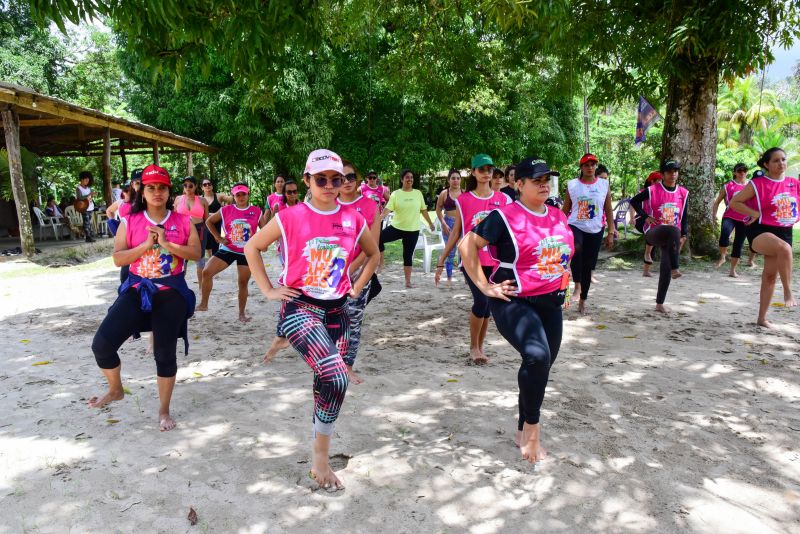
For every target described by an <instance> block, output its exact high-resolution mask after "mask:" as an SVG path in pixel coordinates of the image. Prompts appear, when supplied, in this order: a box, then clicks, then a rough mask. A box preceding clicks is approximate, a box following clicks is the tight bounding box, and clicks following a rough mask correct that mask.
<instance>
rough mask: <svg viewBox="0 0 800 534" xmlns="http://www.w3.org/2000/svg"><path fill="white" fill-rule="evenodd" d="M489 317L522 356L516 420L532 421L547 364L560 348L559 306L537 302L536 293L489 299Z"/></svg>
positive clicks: (539, 403)
mask: <svg viewBox="0 0 800 534" xmlns="http://www.w3.org/2000/svg"><path fill="white" fill-rule="evenodd" d="M489 307H490V308H491V310H492V317H494V322H495V324H496V325H497V330H498V331H499V332H500V335H502V336H503V337H504V338H506V341H508V342H509V343H511V346H512V347H514V349H516V350H517V352H519V354H520V356H522V364H521V365H520V367H519V371H518V372H517V382H518V383H519V421H518V426H517V428H518V429H519V430H522V425H523V423H528V424H529V425H535V424H536V423H538V422H539V413H540V411H541V408H542V402H543V401H544V391H545V388H547V379H548V377H549V376H550V368H551V367H552V366H553V363H554V362H555V361H556V356H558V349H559V348H561V334H562V328H563V325H562V316H561V306H557V305H554V304H553V303H552V302H537V301H536V297H528V298H516V297H512V298H511V302H506V301H504V300H500V299H489Z"/></svg>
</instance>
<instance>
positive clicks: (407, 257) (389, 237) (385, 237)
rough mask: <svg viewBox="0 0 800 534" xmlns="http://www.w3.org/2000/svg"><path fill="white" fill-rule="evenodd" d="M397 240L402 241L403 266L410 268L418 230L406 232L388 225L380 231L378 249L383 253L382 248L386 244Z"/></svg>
mask: <svg viewBox="0 0 800 534" xmlns="http://www.w3.org/2000/svg"><path fill="white" fill-rule="evenodd" d="M398 239H402V240H403V265H404V266H406V267H411V264H412V263H413V259H414V247H416V246H417V240H418V239H419V230H414V231H413V232H409V231H408V230H398V229H397V228H395V227H394V226H392V225H389V226H387V227H386V228H384V229H383V230H381V241H380V243H379V244H378V248H379V249H380V251H381V252H383V251H384V250H385V249H386V247H385V246H384V245H385V244H386V243H391V242H392V241H397V240H398Z"/></svg>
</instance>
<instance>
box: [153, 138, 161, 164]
mask: <svg viewBox="0 0 800 534" xmlns="http://www.w3.org/2000/svg"><path fill="white" fill-rule="evenodd" d="M153 164H154V165H159V166H160V165H161V163H159V161H158V141H153Z"/></svg>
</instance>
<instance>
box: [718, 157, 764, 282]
mask: <svg viewBox="0 0 800 534" xmlns="http://www.w3.org/2000/svg"><path fill="white" fill-rule="evenodd" d="M746 185H747V165H745V164H744V163H737V164H736V166H735V167H734V168H733V180H730V181H728V182H727V183H726V184H725V185H723V186H722V189H720V191H719V194H718V195H717V198H716V200H714V206H713V207H712V208H711V215H712V216H713V217H714V220H717V208H719V205H720V202H722V201H723V200H724V201H725V207H726V209H725V213H723V214H722V224H721V225H720V232H719V260H717V263H716V267H717V268H718V269H719V268H720V267H721V266H722V264H723V263H725V259H726V257H727V255H728V246H729V245H730V244H731V233H732V232H733V231H734V230H736V233H735V234H734V238H733V252H732V253H731V270H730V273H728V276H730V277H732V278H736V277H737V276H739V275H738V274H736V266H737V265H738V264H739V258H741V257H742V246H743V245H744V240H745V237H746V236H745V233H746V232H745V224H744V219H745V216H744V215H742V214H741V213H738V212H736V211H734V210H733V209H731V207H730V203H731V199H732V198H733V196H734V195H735V194H736V193H738V192H739V191H741V190H742V189H744V188H745V186H746ZM754 255H755V253H754V252H753V251H752V250H750V267H752V266H753V256H754Z"/></svg>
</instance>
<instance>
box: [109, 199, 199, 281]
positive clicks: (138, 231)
mask: <svg viewBox="0 0 800 534" xmlns="http://www.w3.org/2000/svg"><path fill="white" fill-rule="evenodd" d="M122 221H124V223H125V238H126V240H127V243H128V248H134V247H137V246H139V244H141V243H142V242H143V241H146V240H147V237H148V236H147V234H148V233H149V230H148V227H150V226H158V225H161V226H163V227H164V236H165V237H166V239H167V241H169V242H171V243H175V244H176V245H186V244H187V243H188V242H189V236H190V235H191V227H192V224H191V221H190V220H189V217H188V216H187V215H181V214H180V213H175V212H174V211H170V212H167V216H166V218H165V219H164V220H163V221H161V222H156V221H153V220H152V219H151V218H150V217H149V216H148V215H147V212H145V211H142V212H139V213H134V214H131V215H128V216H127V217H125V218H123V219H122ZM185 263H186V262H185V260H184V259H183V258H179V257H178V256H173V255H172V254H171V253H170V252H169V251H168V250H167V249H166V248H164V247H161V246H160V245H159V244H156V245H154V246H153V248H151V249H150V250H148V251H147V252H145V253H144V254H142V256H141V257H140V258H138V259H137V260H136V261H134V262H133V263H131V267H130V272H131V273H133V274H135V275H136V276H141V277H142V278H164V277H166V276H172V275H176V274H180V273H182V272H183V269H184V265H185Z"/></svg>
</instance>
